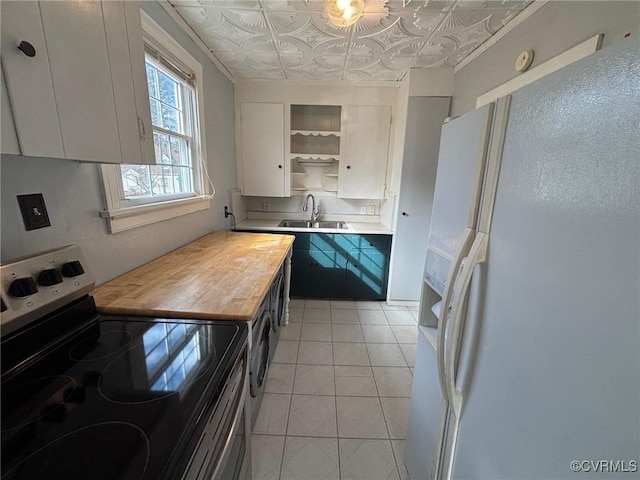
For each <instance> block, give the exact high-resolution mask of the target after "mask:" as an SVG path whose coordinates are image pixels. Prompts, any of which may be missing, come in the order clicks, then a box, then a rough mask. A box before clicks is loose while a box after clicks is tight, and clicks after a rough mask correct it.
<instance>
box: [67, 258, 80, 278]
mask: <svg viewBox="0 0 640 480" xmlns="http://www.w3.org/2000/svg"><path fill="white" fill-rule="evenodd" d="M83 273H84V268H82V264H81V263H80V262H79V261H77V260H74V261H73V262H67V263H65V264H64V265H62V275H64V276H65V277H77V276H78V275H82V274H83Z"/></svg>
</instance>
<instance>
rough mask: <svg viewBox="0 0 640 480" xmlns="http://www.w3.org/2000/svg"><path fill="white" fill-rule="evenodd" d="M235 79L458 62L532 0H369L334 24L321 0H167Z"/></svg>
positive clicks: (348, 76) (351, 76)
mask: <svg viewBox="0 0 640 480" xmlns="http://www.w3.org/2000/svg"><path fill="white" fill-rule="evenodd" d="M169 2H170V3H171V4H172V5H173V7H174V8H175V10H176V11H177V12H178V13H179V14H180V15H181V16H182V17H183V18H184V19H185V21H186V22H187V23H188V24H189V25H191V27H192V28H193V30H194V31H195V32H196V34H197V35H198V36H199V37H200V39H202V41H203V42H204V43H205V44H206V45H207V46H208V47H209V48H210V49H211V51H212V53H213V54H214V55H215V56H216V57H217V58H218V59H219V60H220V62H221V63H222V64H223V65H224V66H225V68H226V69H227V70H228V71H229V73H230V74H231V76H232V77H233V78H236V79H293V80H353V81H370V80H376V81H398V80H401V79H402V78H403V77H404V76H405V74H406V73H407V71H408V70H409V68H430V67H453V66H455V65H456V64H457V63H458V62H460V61H461V60H462V59H463V58H465V57H466V56H467V55H469V54H470V53H471V52H472V51H473V50H475V49H476V48H477V47H478V46H479V45H480V44H482V43H483V42H484V41H486V40H487V39H488V38H489V37H491V36H492V35H493V34H494V33H495V32H497V31H498V30H499V29H500V28H502V27H503V26H504V25H506V24H507V23H508V22H509V21H511V20H512V19H513V18H514V17H515V16H516V15H517V14H518V13H519V12H520V11H521V10H522V9H523V8H525V7H526V6H527V5H528V4H529V3H531V0H524V1H523V0H521V1H513V0H497V1H484V0H365V10H364V15H363V17H362V18H360V19H359V20H358V22H357V23H356V24H355V25H353V26H351V27H348V28H338V27H334V26H332V25H331V24H329V23H328V21H327V19H326V18H325V17H324V14H323V1H322V0H226V1H225V0H169Z"/></svg>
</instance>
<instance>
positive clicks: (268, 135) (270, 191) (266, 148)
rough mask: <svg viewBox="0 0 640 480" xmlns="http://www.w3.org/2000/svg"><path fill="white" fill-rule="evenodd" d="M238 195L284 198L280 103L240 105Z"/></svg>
mask: <svg viewBox="0 0 640 480" xmlns="http://www.w3.org/2000/svg"><path fill="white" fill-rule="evenodd" d="M240 135H241V142H240V148H241V154H240V158H241V168H242V194H243V195H249V196H260V197H285V196H288V195H289V192H287V191H286V187H288V182H285V176H286V175H288V174H289V173H288V169H287V168H286V166H287V162H285V153H284V139H285V129H284V104H283V103H251V102H248V103H242V104H240Z"/></svg>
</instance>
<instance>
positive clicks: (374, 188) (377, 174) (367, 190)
mask: <svg viewBox="0 0 640 480" xmlns="http://www.w3.org/2000/svg"><path fill="white" fill-rule="evenodd" d="M345 110H346V114H345V136H344V138H343V139H342V148H343V153H342V154H341V155H340V167H339V171H338V197H341V198H362V199H382V198H384V191H385V178H386V171H387V158H388V153H389V132H390V127H391V107H386V106H368V105H348V106H347V107H346V109H345Z"/></svg>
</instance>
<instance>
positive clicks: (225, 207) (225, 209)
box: [224, 205, 229, 218]
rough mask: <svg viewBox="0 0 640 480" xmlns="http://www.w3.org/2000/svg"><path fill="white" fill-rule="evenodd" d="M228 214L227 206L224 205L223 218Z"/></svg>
mask: <svg viewBox="0 0 640 480" xmlns="http://www.w3.org/2000/svg"><path fill="white" fill-rule="evenodd" d="M228 216H229V207H227V206H226V205H225V206H224V218H227V217H228Z"/></svg>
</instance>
